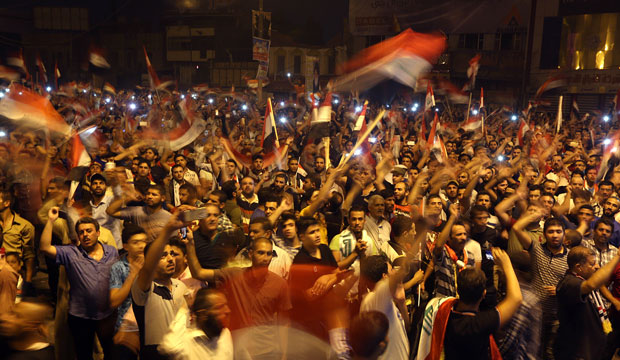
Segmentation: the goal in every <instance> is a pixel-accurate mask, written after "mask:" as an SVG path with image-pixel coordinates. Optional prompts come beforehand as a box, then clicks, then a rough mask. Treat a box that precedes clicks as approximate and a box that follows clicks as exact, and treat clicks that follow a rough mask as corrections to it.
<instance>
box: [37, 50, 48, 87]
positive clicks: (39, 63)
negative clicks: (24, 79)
mask: <svg viewBox="0 0 620 360" xmlns="http://www.w3.org/2000/svg"><path fill="white" fill-rule="evenodd" d="M37 67H38V68H39V75H40V76H41V80H43V82H44V83H47V71H46V70H45V65H43V60H41V56H39V54H37Z"/></svg>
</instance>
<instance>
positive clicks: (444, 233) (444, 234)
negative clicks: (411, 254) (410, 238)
mask: <svg viewBox="0 0 620 360" xmlns="http://www.w3.org/2000/svg"><path fill="white" fill-rule="evenodd" d="M448 209H449V211H450V218H449V219H448V222H447V223H446V226H444V228H443V230H441V233H439V236H437V240H436V241H435V247H434V248H433V258H434V257H436V256H437V255H439V253H440V252H441V251H443V246H444V244H445V243H446V241H448V239H449V238H450V232H451V231H452V225H454V222H455V221H456V219H457V218H458V217H459V204H457V203H454V204H450V207H449V208H448Z"/></svg>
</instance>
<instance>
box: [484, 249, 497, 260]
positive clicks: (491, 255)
mask: <svg viewBox="0 0 620 360" xmlns="http://www.w3.org/2000/svg"><path fill="white" fill-rule="evenodd" d="M484 255H485V256H486V257H487V260H491V261H493V260H495V259H493V253H491V250H485V251H484Z"/></svg>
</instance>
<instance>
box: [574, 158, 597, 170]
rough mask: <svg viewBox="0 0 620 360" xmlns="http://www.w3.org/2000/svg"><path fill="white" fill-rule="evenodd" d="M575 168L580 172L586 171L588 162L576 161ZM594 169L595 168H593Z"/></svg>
mask: <svg viewBox="0 0 620 360" xmlns="http://www.w3.org/2000/svg"><path fill="white" fill-rule="evenodd" d="M575 170H577V171H580V172H582V173H583V172H584V171H586V163H585V162H583V161H581V160H579V161H575ZM592 170H594V169H592Z"/></svg>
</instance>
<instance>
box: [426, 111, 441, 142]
mask: <svg viewBox="0 0 620 360" xmlns="http://www.w3.org/2000/svg"><path fill="white" fill-rule="evenodd" d="M437 123H439V117H438V116H437V113H435V117H434V118H433V124H432V125H431V132H430V134H428V141H427V142H426V143H427V144H429V145H432V144H433V143H434V141H435V135H436V134H437Z"/></svg>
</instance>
